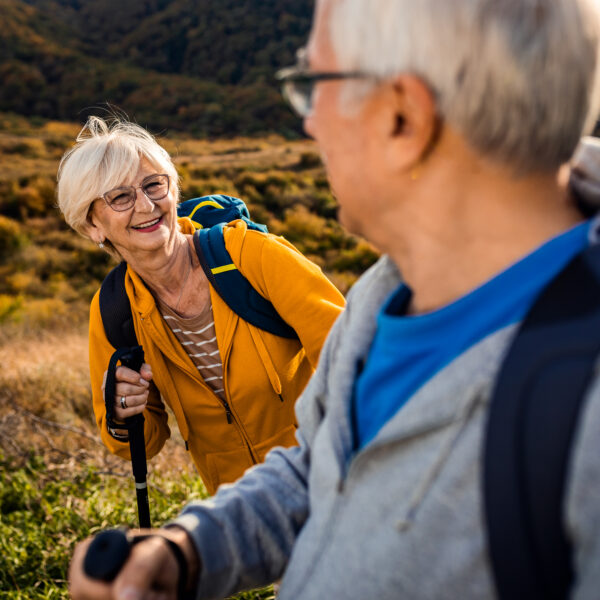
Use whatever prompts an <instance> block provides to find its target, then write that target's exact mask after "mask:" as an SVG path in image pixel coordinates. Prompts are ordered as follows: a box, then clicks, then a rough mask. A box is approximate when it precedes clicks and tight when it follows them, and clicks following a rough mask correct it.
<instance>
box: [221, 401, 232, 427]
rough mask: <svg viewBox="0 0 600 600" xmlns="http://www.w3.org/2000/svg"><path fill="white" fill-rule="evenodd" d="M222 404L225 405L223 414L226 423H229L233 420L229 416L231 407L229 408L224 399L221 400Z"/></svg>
mask: <svg viewBox="0 0 600 600" xmlns="http://www.w3.org/2000/svg"><path fill="white" fill-rule="evenodd" d="M223 406H224V407H225V414H226V415H227V423H229V425H231V423H232V422H233V420H232V418H231V408H229V404H228V402H227V401H226V400H224V401H223Z"/></svg>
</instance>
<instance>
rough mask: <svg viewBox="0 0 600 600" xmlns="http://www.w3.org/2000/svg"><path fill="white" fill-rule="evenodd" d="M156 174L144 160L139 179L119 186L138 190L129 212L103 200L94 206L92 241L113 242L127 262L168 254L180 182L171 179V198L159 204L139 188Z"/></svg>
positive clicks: (175, 222) (138, 174) (137, 176)
mask: <svg viewBox="0 0 600 600" xmlns="http://www.w3.org/2000/svg"><path fill="white" fill-rule="evenodd" d="M155 174H157V171H156V169H155V168H154V167H153V166H152V165H150V163H148V162H147V161H146V160H141V161H140V164H139V167H138V170H137V173H136V174H135V176H134V177H133V178H132V179H131V180H128V181H123V182H122V183H121V184H120V186H119V187H121V186H134V187H136V188H137V189H136V200H135V204H134V205H133V206H132V207H131V208H129V209H127V210H124V211H115V210H113V209H112V208H110V206H108V204H107V203H106V202H105V201H104V199H102V198H99V199H97V200H95V201H94V203H93V204H92V207H91V210H90V214H89V216H88V221H89V224H90V229H89V235H90V237H91V238H92V240H94V242H96V243H100V242H103V241H105V240H108V241H110V242H111V243H112V245H113V246H114V247H115V249H116V250H117V251H118V252H119V253H120V254H121V256H122V257H123V258H124V259H125V260H126V261H127V262H135V259H136V257H143V256H144V255H145V253H147V252H156V251H157V250H160V249H164V250H165V251H166V250H167V249H168V247H169V245H170V244H171V243H172V242H173V239H174V237H175V233H176V231H177V207H176V194H177V184H176V182H175V181H173V180H172V178H171V181H170V182H169V193H168V194H167V196H166V197H164V198H163V199H161V200H155V201H153V200H150V199H149V198H148V197H147V196H146V195H145V194H144V192H143V191H142V190H141V188H139V187H138V186H139V185H140V184H141V183H142V181H143V180H144V179H145V178H146V177H148V176H151V175H155ZM108 191H109V190H105V192H108ZM132 259H133V261H132Z"/></svg>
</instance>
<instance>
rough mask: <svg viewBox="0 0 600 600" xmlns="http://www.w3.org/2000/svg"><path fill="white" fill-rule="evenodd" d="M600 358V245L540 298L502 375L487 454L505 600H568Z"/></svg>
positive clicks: (495, 553) (493, 538) (496, 559)
mask: <svg viewBox="0 0 600 600" xmlns="http://www.w3.org/2000/svg"><path fill="white" fill-rule="evenodd" d="M599 353H600V246H598V245H595V246H591V247H589V248H587V249H586V250H585V251H583V252H582V253H581V254H579V255H578V256H576V257H575V258H574V259H573V260H572V261H571V262H570V263H569V264H568V265H567V266H566V267H565V269H564V270H563V271H562V272H561V273H560V274H559V275H558V276H557V277H556V278H555V279H554V280H553V281H552V282H551V283H550V285H549V286H548V287H547V288H546V289H545V290H544V291H543V292H542V294H541V295H540V297H539V298H538V300H537V301H536V302H535V304H534V305H533V307H532V309H531V310H530V312H529V314H528V315H527V316H526V318H525V320H524V322H523V325H522V327H521V329H520V330H519V332H518V333H517V335H516V337H515V339H514V341H513V343H512V346H511V348H510V350H509V352H508V354H507V357H506V359H505V360H504V363H503V365H502V367H501V371H500V374H499V376H498V378H497V381H496V386H495V390H494V392H493V395H492V400H491V406H490V412H489V416H488V423H487V431H486V438H485V447H484V472H483V489H484V505H485V518H486V525H487V535H488V545H489V551H490V558H491V562H492V568H493V571H494V577H495V582H496V589H497V592H498V595H499V598H501V599H509V598H510V599H513V598H527V599H528V600H536V599H540V600H541V599H542V598H543V599H564V598H567V597H568V591H569V588H570V585H571V583H572V579H573V565H572V556H571V547H570V544H569V540H568V538H567V536H566V534H565V531H564V527H563V515H564V511H563V508H564V503H563V500H564V493H565V479H566V474H567V467H568V463H569V456H570V448H571V443H572V438H573V433H574V430H575V427H576V424H577V417H578V413H579V412H580V407H581V405H582V400H583V398H584V396H585V392H586V389H587V388H588V385H589V383H590V380H591V378H592V376H593V373H594V365H595V363H596V360H597V358H598V355H599Z"/></svg>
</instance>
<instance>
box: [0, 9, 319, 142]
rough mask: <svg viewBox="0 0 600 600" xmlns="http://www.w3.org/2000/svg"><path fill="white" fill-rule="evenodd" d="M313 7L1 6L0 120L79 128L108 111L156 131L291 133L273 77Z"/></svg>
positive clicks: (296, 129) (298, 41)
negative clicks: (0, 115)
mask: <svg viewBox="0 0 600 600" xmlns="http://www.w3.org/2000/svg"><path fill="white" fill-rule="evenodd" d="M312 4H313V2H312V1H311V0H261V1H260V2H255V1H246V2H239V1H236V0H218V1H217V0H199V1H196V0H194V1H192V0H128V1H127V2H115V1H113V0H94V1H85V0H27V1H25V0H0V15H2V27H0V81H1V82H2V85H1V86H0V111H10V112H14V113H17V114H20V115H24V116H29V117H31V116H39V117H44V118H47V119H59V120H67V121H75V122H82V121H85V118H86V117H87V115H88V114H90V113H93V112H98V110H102V109H106V108H107V104H110V105H114V106H117V107H118V108H120V109H121V110H123V111H125V112H126V113H127V114H129V115H130V117H132V118H135V120H136V121H137V122H138V123H139V124H140V125H143V126H145V127H149V128H151V129H153V130H155V131H164V132H168V131H171V130H175V131H185V132H187V133H189V134H193V135H194V136H196V137H203V138H210V137H217V136H220V137H222V136H236V135H252V136H256V135H262V134H265V133H273V132H276V133H279V134H281V135H284V136H286V137H288V138H297V137H298V136H300V135H301V131H300V123H299V121H298V119H297V118H296V117H295V116H294V115H293V114H292V113H291V111H290V110H289V109H288V108H287V107H286V106H285V104H284V102H283V100H282V98H281V94H280V93H279V90H278V86H277V82H276V80H275V78H274V74H275V72H276V71H277V69H279V68H281V67H283V66H288V65H290V64H293V62H294V60H295V52H296V50H297V49H298V48H299V47H301V46H302V45H303V44H304V43H305V42H306V37H307V34H308V31H309V26H310V18H311V14H312Z"/></svg>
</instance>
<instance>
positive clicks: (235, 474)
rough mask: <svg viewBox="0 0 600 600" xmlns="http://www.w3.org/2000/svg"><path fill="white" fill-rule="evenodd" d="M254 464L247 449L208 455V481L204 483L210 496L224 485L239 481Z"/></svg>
mask: <svg viewBox="0 0 600 600" xmlns="http://www.w3.org/2000/svg"><path fill="white" fill-rule="evenodd" d="M253 464H254V461H253V460H252V456H251V455H250V452H249V451H248V449H247V448H237V449H235V450H228V451H227V452H210V453H208V454H206V468H207V470H208V478H207V479H208V481H207V480H204V483H205V485H206V487H207V489H208V492H209V494H214V492H215V491H216V489H217V488H218V487H219V486H220V485H221V484H222V483H233V482H234V481H235V480H236V479H239V478H240V477H241V476H242V475H243V474H244V471H245V470H246V469H248V468H249V467H251V466H252V465H253ZM203 479H204V477H203Z"/></svg>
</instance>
